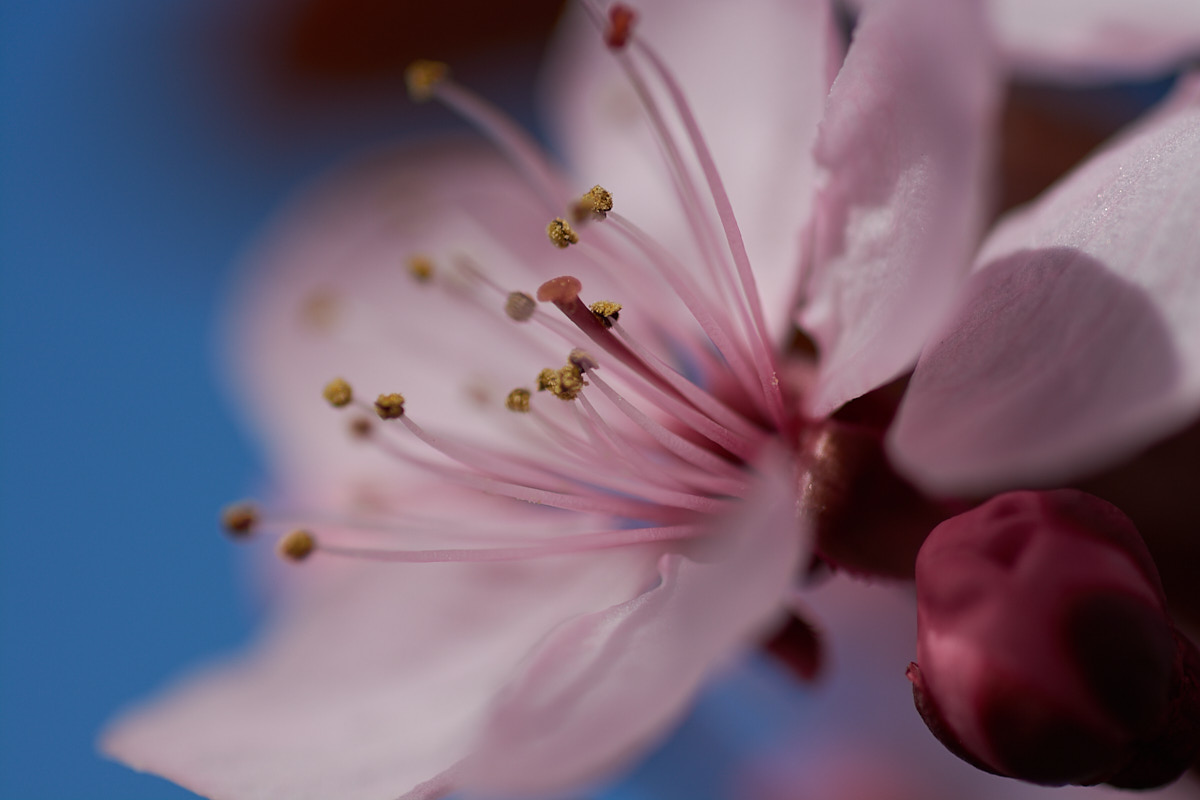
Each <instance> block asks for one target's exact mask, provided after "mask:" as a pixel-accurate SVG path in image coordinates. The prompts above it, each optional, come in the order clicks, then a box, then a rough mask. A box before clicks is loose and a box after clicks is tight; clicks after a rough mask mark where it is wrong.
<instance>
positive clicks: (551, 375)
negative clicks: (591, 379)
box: [537, 354, 590, 400]
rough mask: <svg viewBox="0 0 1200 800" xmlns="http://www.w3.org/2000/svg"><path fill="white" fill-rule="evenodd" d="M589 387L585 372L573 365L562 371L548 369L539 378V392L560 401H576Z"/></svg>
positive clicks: (568, 365)
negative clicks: (546, 393) (584, 377)
mask: <svg viewBox="0 0 1200 800" xmlns="http://www.w3.org/2000/svg"><path fill="white" fill-rule="evenodd" d="M585 355H586V354H585ZM589 358H590V356H589ZM587 385H588V382H587V381H586V380H584V379H583V370H581V369H580V368H579V367H578V366H576V365H575V364H571V363H568V364H567V365H566V366H565V367H563V368H562V369H550V368H549V367H547V368H546V369H544V370H542V371H541V372H539V373H538V378H537V387H538V391H539V392H549V393H550V394H552V395H554V396H555V397H557V398H558V399H559V400H574V399H575V398H576V397H579V393H580V392H582V391H583V387H585V386H587Z"/></svg>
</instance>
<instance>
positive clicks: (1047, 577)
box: [909, 490, 1200, 789]
mask: <svg viewBox="0 0 1200 800" xmlns="http://www.w3.org/2000/svg"><path fill="white" fill-rule="evenodd" d="M916 578H917V604H918V617H917V660H918V664H913V665H911V666H910V668H909V679H910V680H911V681H912V682H913V693H914V697H915V699H916V702H917V708H918V711H920V713H921V716H922V717H923V718H924V719H925V722H926V724H927V725H928V726H929V728H930V730H931V731H932V732H933V733H934V735H936V736H937V737H938V738H939V739H940V740H941V741H942V743H943V744H945V745H946V746H947V747H948V748H949V749H950V750H952V751H953V752H955V753H956V754H957V755H959V756H960V757H962V758H964V759H965V760H967V761H969V762H971V763H974V764H975V765H976V766H979V767H981V768H983V769H986V770H989V771H992V772H995V773H997V774H1000V775H1005V776H1008V777H1012V778H1018V779H1021V780H1025V781H1030V782H1032V783H1041V784H1047V785H1062V784H1080V785H1091V784H1095V783H1109V784H1112V785H1114V786H1118V787H1121V788H1130V789H1134V788H1136V789H1148V788H1152V787H1156V786H1161V785H1164V784H1166V783H1169V782H1170V781H1173V780H1175V779H1176V778H1177V777H1179V775H1180V774H1181V773H1182V772H1183V771H1184V769H1186V768H1187V767H1188V765H1189V764H1190V763H1191V762H1192V760H1193V759H1194V758H1195V757H1196V754H1197V750H1198V749H1200V686H1198V683H1197V679H1198V678H1200V658H1198V657H1197V654H1196V649H1195V647H1194V646H1193V645H1192V644H1191V643H1190V642H1189V641H1188V640H1187V639H1186V638H1184V637H1183V636H1182V635H1181V634H1180V633H1179V632H1178V631H1177V630H1176V629H1175V626H1174V625H1173V623H1172V622H1171V619H1170V618H1169V617H1168V615H1167V613H1166V611H1165V600H1164V596H1163V592H1162V587H1161V584H1160V583H1159V578H1158V572H1157V570H1156V569H1155V567H1154V562H1153V561H1152V560H1151V558H1150V555H1149V553H1148V551H1147V550H1146V547H1145V545H1144V544H1143V542H1142V540H1141V537H1140V536H1139V535H1138V533H1137V530H1136V529H1135V528H1134V527H1133V523H1131V522H1130V521H1129V519H1128V518H1126V517H1125V516H1124V515H1123V514H1122V513H1121V512H1120V511H1119V510H1117V509H1116V508H1115V507H1113V506H1111V505H1109V504H1108V503H1106V502H1104V501H1103V500H1100V499H1098V498H1095V497H1092V496H1091V495H1088V494H1084V493H1083V492H1077V491H1073V490H1061V491H1055V492H1013V493H1009V494H1005V495H1001V496H999V497H996V498H994V499H992V500H991V501H989V502H988V503H985V504H984V505H982V506H980V507H978V508H976V509H973V510H971V511H969V512H967V513H965V514H960V515H958V516H956V517H953V518H951V519H949V520H947V521H945V522H944V523H942V524H941V525H939V526H938V527H937V528H936V529H935V530H934V531H933V532H932V533H931V534H930V535H929V538H928V539H927V540H926V541H925V544H924V545H923V546H922V548H921V551H920V554H919V555H918V557H917V571H916Z"/></svg>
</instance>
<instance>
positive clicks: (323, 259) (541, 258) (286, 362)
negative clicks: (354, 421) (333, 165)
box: [225, 145, 665, 485]
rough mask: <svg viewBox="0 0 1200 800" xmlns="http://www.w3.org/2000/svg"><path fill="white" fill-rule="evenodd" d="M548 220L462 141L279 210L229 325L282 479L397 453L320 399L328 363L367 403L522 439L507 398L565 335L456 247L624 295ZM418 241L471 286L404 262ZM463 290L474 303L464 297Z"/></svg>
mask: <svg viewBox="0 0 1200 800" xmlns="http://www.w3.org/2000/svg"><path fill="white" fill-rule="evenodd" d="M548 221H549V219H548V218H547V215H546V212H545V211H544V210H543V206H542V204H541V203H540V201H539V200H538V198H537V196H536V195H535V194H533V193H532V192H531V191H530V190H529V189H528V187H527V186H526V185H525V184H524V183H522V181H521V179H520V177H519V176H518V175H517V174H516V173H515V172H514V171H513V170H512V169H511V168H510V167H509V166H508V165H507V164H506V163H505V162H504V161H503V160H501V158H500V157H499V156H498V155H494V154H492V153H491V152H490V151H488V150H486V149H482V148H480V147H467V146H463V145H460V146H457V147H450V146H440V147H425V148H415V147H412V148H409V149H407V150H405V151H402V152H399V153H389V154H377V155H375V156H374V157H372V158H368V159H364V160H360V161H359V162H357V163H355V164H353V165H352V166H350V167H348V168H343V169H342V170H340V171H339V172H337V173H336V174H335V175H334V176H333V177H331V178H329V179H326V180H325V181H323V182H322V183H321V184H320V185H319V186H318V187H317V188H316V190H314V191H311V192H309V193H307V194H306V195H305V196H304V197H303V198H302V199H301V200H300V201H299V202H298V203H297V204H295V205H294V206H293V207H292V208H291V209H289V210H287V211H286V212H285V213H284V214H283V215H282V217H281V219H280V221H279V222H278V223H277V225H276V226H275V229H274V232H273V234H272V235H271V236H270V237H269V238H268V240H267V242H266V243H265V244H264V245H263V246H261V247H259V248H258V250H257V251H256V252H255V253H253V254H252V256H251V258H250V259H249V261H250V263H249V265H248V267H249V269H247V270H246V274H247V277H246V278H244V279H243V283H242V284H241V285H239V286H237V287H235V291H234V301H235V302H234V304H233V305H234V308H233V309H232V311H231V313H230V315H229V316H230V319H229V322H228V324H227V325H226V337H225V349H226V350H227V351H228V353H229V359H228V360H229V361H230V362H232V364H233V366H234V373H235V374H234V381H233V383H234V384H235V386H237V387H238V390H239V392H241V393H242V394H243V395H244V397H243V398H241V399H242V400H243V402H242V403H241V405H242V406H243V407H246V408H249V409H250V411H251V416H252V421H253V423H254V424H253V425H252V427H253V429H255V430H257V431H260V432H262V433H263V435H264V436H265V437H266V440H267V441H266V444H267V450H268V452H269V453H270V454H271V456H272V459H273V464H272V467H273V469H272V472H273V474H274V475H276V476H277V477H279V478H280V482H281V483H285V484H288V483H290V484H295V483H297V482H300V481H303V482H304V483H308V484H321V483H323V484H326V485H328V484H329V483H330V482H338V483H345V482H347V481H348V480H351V479H357V478H360V477H362V476H370V475H373V474H377V473H379V472H380V471H381V470H384V469H387V470H390V471H391V472H392V473H393V474H394V471H395V464H394V463H393V462H391V461H390V460H388V459H386V458H384V457H382V456H379V455H378V454H373V453H372V452H370V448H365V447H363V446H362V445H361V443H356V442H355V441H353V440H352V437H349V436H347V434H346V425H347V422H348V417H349V416H350V414H349V413H339V412H335V411H333V410H332V409H330V408H329V405H328V404H327V403H326V402H325V401H324V400H323V399H322V397H321V388H322V387H323V386H324V385H325V383H326V382H327V381H329V380H331V379H332V378H334V377H343V378H345V379H347V380H348V381H349V382H350V383H351V385H352V386H354V388H355V392H356V394H357V395H358V396H359V397H361V398H362V399H364V400H366V401H367V402H368V403H370V402H371V401H372V400H373V399H374V398H375V397H376V395H377V394H379V393H387V392H397V391H398V392H401V393H403V394H404V395H405V396H406V398H407V400H408V411H409V413H410V415H411V416H412V417H413V418H414V419H416V420H418V421H419V422H420V423H421V424H422V425H424V426H426V427H427V428H432V429H435V430H436V429H439V428H450V429H452V430H453V431H454V432H455V433H457V434H460V435H462V436H466V437H471V438H473V439H475V440H480V441H485V442H490V443H492V444H509V445H511V444H514V443H516V444H518V445H520V441H519V439H518V436H517V435H515V434H517V433H519V426H514V424H513V421H512V420H511V419H510V418H509V417H511V414H510V413H509V412H508V411H506V410H505V409H504V398H505V397H506V396H507V394H508V392H509V391H510V390H511V389H513V388H514V387H517V386H529V385H532V382H533V379H534V377H535V376H536V375H537V373H538V371H539V370H540V369H542V368H543V367H546V366H551V365H553V366H559V365H560V364H561V363H562V361H563V359H564V358H565V356H566V353H567V352H568V350H569V349H570V345H569V344H566V343H563V342H562V341H561V340H560V339H558V338H557V337H555V336H553V335H552V334H549V333H547V332H546V331H544V330H542V329H540V328H537V327H536V325H535V324H533V323H523V324H522V323H516V322H513V321H512V320H510V319H508V318H507V317H506V316H505V314H504V311H503V301H502V299H500V298H499V297H498V295H495V294H489V293H488V292H487V291H486V290H485V287H483V286H481V285H479V284H478V283H477V282H476V283H475V284H473V285H468V283H469V282H468V281H467V280H466V279H465V278H464V277H463V273H462V272H461V271H460V270H458V269H457V268H456V261H458V260H461V259H463V258H464V257H465V258H466V259H468V260H470V261H471V262H472V263H473V264H475V265H476V266H477V268H478V269H480V270H482V271H484V272H486V273H487V274H488V275H489V276H490V277H491V278H492V279H493V280H494V281H495V282H497V283H498V284H500V285H501V286H502V287H503V288H504V289H505V290H506V291H508V290H520V291H524V292H526V293H528V294H531V295H532V294H533V293H534V292H536V290H537V287H538V286H539V285H540V284H541V283H542V282H543V281H545V280H547V279H549V278H552V277H554V276H556V275H561V274H564V273H569V272H572V271H574V272H576V273H577V274H579V275H580V277H581V278H583V279H584V284H585V289H586V290H587V291H588V296H589V298H591V299H602V298H604V297H606V296H620V295H619V294H617V293H616V292H614V291H612V288H611V282H608V281H606V280H605V278H604V277H603V276H602V275H597V272H598V270H597V269H596V268H595V267H594V266H593V265H592V264H590V262H588V261H587V260H586V258H585V257H583V256H581V255H580V254H579V253H577V252H575V251H576V250H578V248H572V250H571V251H570V252H564V251H561V250H558V249H557V248H555V247H553V246H551V245H550V243H549V241H548V240H547V237H546V223H547V222H548ZM414 255H424V256H427V257H429V258H430V259H432V260H433V261H434V263H435V267H436V270H437V273H436V277H435V281H442V282H443V283H445V282H449V283H451V284H457V285H459V286H466V289H465V290H464V291H460V292H458V295H460V296H455V293H454V292H448V291H446V290H445V289H444V288H438V287H437V286H435V285H425V284H420V283H418V282H417V281H416V280H414V279H413V278H412V276H411V275H410V274H409V273H408V270H407V267H406V261H407V259H408V258H410V257H411V256H414ZM472 294H473V295H476V296H478V297H480V298H481V303H478V304H475V303H472V302H470V301H468V300H466V299H465V296H467V295H472ZM626 302H627V304H629V309H630V310H629V313H628V314H627V316H628V320H627V324H628V325H630V326H637V325H638V324H639V320H640V319H644V318H645V317H646V315H644V314H638V313H637V312H638V310H639V309H638V308H637V306H636V304H635V303H630V302H629V301H628V300H627V301H626ZM661 305H662V304H661V303H656V304H655V306H656V311H657V310H661V309H659V306H661ZM550 313H551V314H554V313H556V312H554V310H553V309H550ZM664 313H665V312H664ZM581 338H582V337H581Z"/></svg>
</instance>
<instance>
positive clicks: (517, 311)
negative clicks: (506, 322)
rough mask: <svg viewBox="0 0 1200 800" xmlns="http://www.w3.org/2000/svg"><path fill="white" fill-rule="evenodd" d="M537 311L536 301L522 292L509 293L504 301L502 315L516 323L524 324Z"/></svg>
mask: <svg viewBox="0 0 1200 800" xmlns="http://www.w3.org/2000/svg"><path fill="white" fill-rule="evenodd" d="M535 311H537V301H536V300H534V299H533V298H532V297H530V296H529V295H527V294H525V293H524V292H509V293H508V298H507V299H506V300H505V301H504V313H505V314H507V315H508V318H509V319H511V320H515V321H516V322H526V321H527V320H528V319H529V318H530V317H532V316H533V312H535Z"/></svg>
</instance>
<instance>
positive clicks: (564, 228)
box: [546, 217, 579, 250]
mask: <svg viewBox="0 0 1200 800" xmlns="http://www.w3.org/2000/svg"><path fill="white" fill-rule="evenodd" d="M546 235H547V236H549V237H550V244H552V245H554V246H555V247H557V248H559V249H563V250H565V249H566V248H567V247H569V246H571V245H573V244H579V234H577V233H575V231H573V230H571V226H570V224H569V223H568V222H567V221H566V220H565V219H563V218H562V217H555V218H554V219H553V220H551V221H550V224H549V225H547V226H546Z"/></svg>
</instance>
